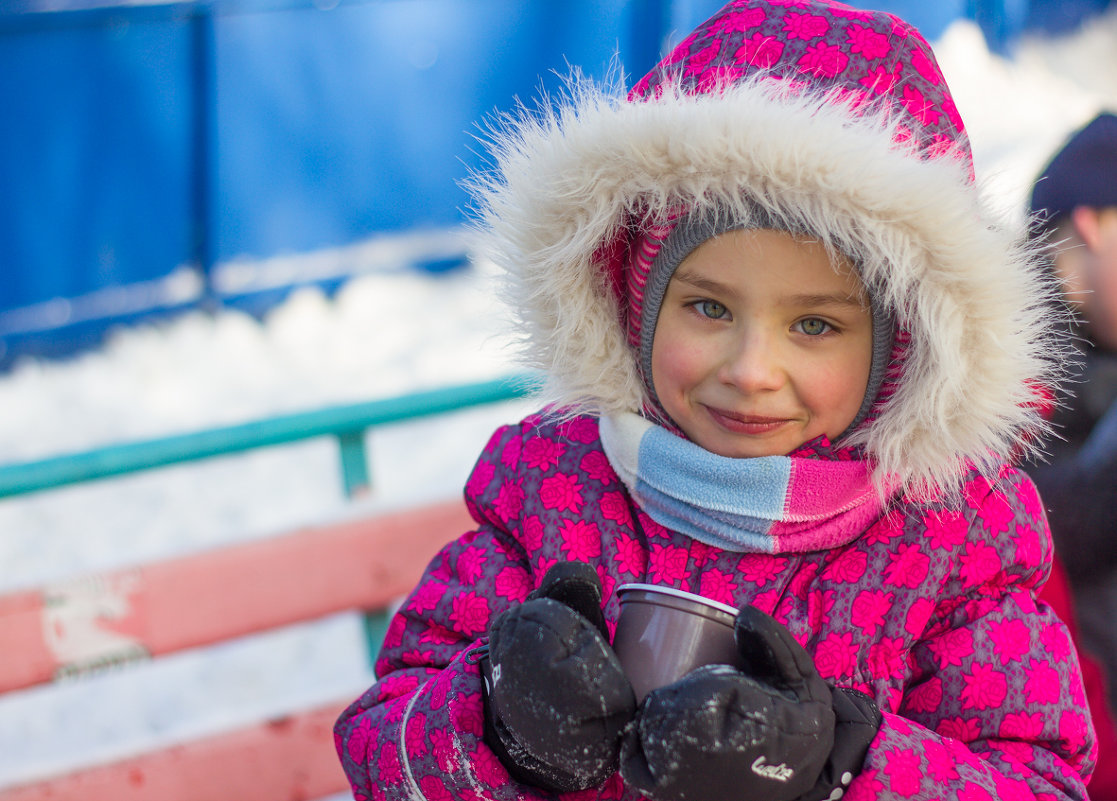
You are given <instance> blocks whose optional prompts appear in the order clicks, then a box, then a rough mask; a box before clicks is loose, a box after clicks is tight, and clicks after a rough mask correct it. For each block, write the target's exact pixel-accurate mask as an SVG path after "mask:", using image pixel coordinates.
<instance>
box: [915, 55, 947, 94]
mask: <svg viewBox="0 0 1117 801" xmlns="http://www.w3.org/2000/svg"><path fill="white" fill-rule="evenodd" d="M911 65H912V66H913V67H915V71H916V72H918V73H919V74H920V75H922V76H923V77H924V79H926V81H927V82H928V83H930V84H932V85H933V86H938V85H939V84H940V83H942V76H941V75H939V71H938V70H937V69H936V68H935V65H934V64H933V63H931V59H930V58H929V57H928V56H927V54H926V53H924V52H923V50H922V49H921V48H916V49H915V50H914V51H912V54H911Z"/></svg>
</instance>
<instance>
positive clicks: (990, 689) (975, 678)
mask: <svg viewBox="0 0 1117 801" xmlns="http://www.w3.org/2000/svg"><path fill="white" fill-rule="evenodd" d="M963 681H964V684H965V686H963V687H962V709H978V710H981V709H989V708H991V707H995V706H1000V705H1001V703H1002V702H1003V701H1004V700H1005V696H1006V695H1007V694H1008V679H1007V678H1006V677H1005V674H1004V673H1002V672H1001V671H1000V670H998V669H997V668H996V667H995V666H993V665H991V664H983V663H977V664H975V665H974V666H973V669H972V670H971V671H970V672H969V673H968V674H964V675H963Z"/></svg>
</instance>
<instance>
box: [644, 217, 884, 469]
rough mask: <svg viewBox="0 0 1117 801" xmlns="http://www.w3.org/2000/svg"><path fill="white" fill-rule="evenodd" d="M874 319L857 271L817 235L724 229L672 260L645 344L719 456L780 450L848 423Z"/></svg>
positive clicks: (658, 372)
mask: <svg viewBox="0 0 1117 801" xmlns="http://www.w3.org/2000/svg"><path fill="white" fill-rule="evenodd" d="M872 340H873V328H872V318H871V316H870V313H869V307H868V302H867V298H866V297H865V293H864V287H863V285H862V284H861V280H860V279H859V278H858V277H857V274H856V272H855V271H854V270H853V268H852V266H851V265H850V264H849V262H848V261H847V260H845V259H844V258H843V259H841V261H840V263H838V264H836V265H835V264H833V263H832V262H831V259H830V256H829V255H828V254H827V252H826V250H825V248H824V247H823V246H822V245H821V244H820V243H818V242H817V241H814V240H811V239H806V238H803V237H798V236H793V235H791V234H788V233H786V232H783V231H771V230H748V231H729V232H727V233H725V234H722V235H721V236H717V237H714V238H713V239H710V240H707V241H706V242H704V243H703V244H702V245H700V246H699V247H698V248H697V249H696V250H695V251H694V252H693V253H691V254H690V255H689V256H688V257H687V258H686V259H684V260H683V262H682V264H680V265H679V268H678V270H676V271H675V275H674V276H673V277H672V278H671V282H670V283H669V284H668V285H667V292H666V295H665V296H664V299H663V306H662V308H661V309H660V313H659V321H658V323H657V325H656V330H655V338H654V339H653V341H652V381H653V384H654V386H655V391H656V394H657V395H658V396H659V400H660V403H661V404H662V405H663V409H664V411H666V412H667V414H668V415H670V417H671V419H672V420H674V421H675V424H676V425H678V427H679V428H681V429H682V431H683V433H684V434H686V436H687V437H688V438H689V439H690V440H691V441H692V442H694V443H696V444H698V445H700V446H701V447H703V448H705V449H706V450H708V451H711V452H713V453H716V454H719V455H721V456H730V457H751V456H779V455H784V454H787V453H790V452H791V451H793V450H795V449H796V448H797V447H799V446H800V445H802V444H803V443H805V442H809V441H810V440H812V439H814V438H816V437H818V436H819V435H821V434H825V435H826V436H827V437H829V438H830V439H831V440H833V439H834V438H835V437H837V436H838V435H839V434H841V433H842V432H844V431H845V430H846V428H847V427H848V426H849V425H850V423H852V422H853V419H854V417H855V416H856V415H857V411H858V409H860V408H861V402H862V400H863V399H864V397H865V389H866V386H867V385H868V382H869V367H870V363H871V360H872Z"/></svg>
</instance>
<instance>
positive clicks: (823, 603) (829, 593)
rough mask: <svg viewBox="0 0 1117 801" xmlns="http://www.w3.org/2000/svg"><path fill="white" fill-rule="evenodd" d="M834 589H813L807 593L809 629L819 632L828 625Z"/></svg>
mask: <svg viewBox="0 0 1117 801" xmlns="http://www.w3.org/2000/svg"><path fill="white" fill-rule="evenodd" d="M835 595H836V593H835V592H834V590H821V589H814V590H811V591H810V592H809V593H807V621H808V622H809V623H810V626H811V631H813V632H816V633H817V632H820V631H822V629H823V628H824V627H826V626H829V625H830V612H831V611H832V610H833V609H834V598H835Z"/></svg>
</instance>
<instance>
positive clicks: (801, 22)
mask: <svg viewBox="0 0 1117 801" xmlns="http://www.w3.org/2000/svg"><path fill="white" fill-rule="evenodd" d="M783 19H784V23H783V29H784V30H785V31H787V38H788V39H816V38H818V37H819V36H825V35H826V33H827V32H828V31H829V30H830V21H829V20H828V19H826V17H822V16H819V15H817V14H788V15H787V16H786V17H784V18H783Z"/></svg>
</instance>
